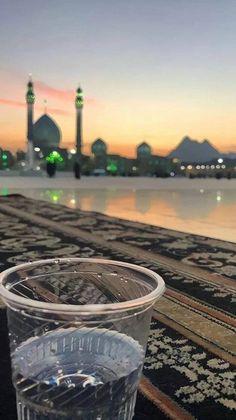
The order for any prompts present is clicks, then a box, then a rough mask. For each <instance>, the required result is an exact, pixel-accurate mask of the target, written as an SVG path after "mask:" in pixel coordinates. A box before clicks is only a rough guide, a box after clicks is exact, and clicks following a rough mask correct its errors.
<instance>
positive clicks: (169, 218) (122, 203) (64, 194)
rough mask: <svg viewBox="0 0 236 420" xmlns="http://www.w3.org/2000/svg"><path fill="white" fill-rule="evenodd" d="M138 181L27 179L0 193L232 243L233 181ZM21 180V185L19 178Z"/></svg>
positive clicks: (235, 224) (235, 227)
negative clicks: (27, 180)
mask: <svg viewBox="0 0 236 420" xmlns="http://www.w3.org/2000/svg"><path fill="white" fill-rule="evenodd" d="M4 181H5V182H4V183H6V180H4ZM49 181H50V182H49ZM140 181H141V180H140ZM140 181H139V180H137V179H136V180H127V181H126V180H122V182H121V181H119V180H115V181H114V182H112V180H104V181H103V180H95V181H93V180H88V181H86V180H83V181H82V182H81V183H80V182H79V183H78V182H75V180H70V179H68V180H65V179H63V180H62V179H61V180H60V179H59V178H58V179H55V180H47V179H43V180H38V181H37V180H35V181H33V182H34V184H35V185H32V182H31V183H30V184H29V185H28V187H27V188H24V187H23V185H16V184H13V182H11V183H9V185H6V186H5V187H3V186H2V188H0V194H2V195H5V194H7V193H21V194H24V195H27V196H28V197H31V198H34V199H40V200H47V201H49V202H51V203H54V204H64V205H66V206H68V207H70V208H73V209H75V208H80V209H81V210H89V211H97V212H101V213H105V214H107V215H109V216H115V217H120V218H124V219H128V220H134V221H139V222H143V223H149V224H153V225H156V226H162V227H165V228H170V229H175V230H180V231H184V232H190V233H195V234H200V235H206V236H210V237H213V238H218V239H224V240H228V241H233V242H236V182H234V180H232V181H228V182H227V181H224V182H218V181H216V180H212V181H211V182H210V181H206V180H197V181H196V182H192V181H189V180H183V181H181V180H176V182H174V181H171V180H170V181H168V182H166V183H165V182H161V183H160V185H159V184H156V185H155V184H154V183H155V182H156V181H155V180H150V181H149V180H147V181H145V182H140ZM204 181H205V182H204ZM22 182H24V183H25V180H22ZM6 184H7V183H6ZM45 184H46V185H48V187H46V185H45ZM103 184H107V185H103ZM24 186H25V185H24ZM41 186H42V187H41ZM158 186H159V188H158ZM25 187H26V186H25ZM154 187H155V188H154ZM23 188H24V189H23Z"/></svg>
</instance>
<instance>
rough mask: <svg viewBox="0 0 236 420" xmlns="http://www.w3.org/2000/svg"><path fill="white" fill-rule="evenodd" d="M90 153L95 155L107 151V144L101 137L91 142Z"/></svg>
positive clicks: (103, 153)
mask: <svg viewBox="0 0 236 420" xmlns="http://www.w3.org/2000/svg"><path fill="white" fill-rule="evenodd" d="M92 153H93V154H94V155H96V156H101V155H105V154H106V153H107V145H106V143H105V141H103V140H102V139H97V140H95V141H94V142H93V144H92Z"/></svg>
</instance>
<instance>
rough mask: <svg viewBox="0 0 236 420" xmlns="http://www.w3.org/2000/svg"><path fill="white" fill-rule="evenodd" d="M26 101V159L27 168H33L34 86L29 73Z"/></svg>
mask: <svg viewBox="0 0 236 420" xmlns="http://www.w3.org/2000/svg"><path fill="white" fill-rule="evenodd" d="M25 98H26V103H27V139H28V161H29V168H30V169H32V168H33V164H34V143H33V136H34V133H33V118H34V102H35V95H34V88H33V82H32V78H31V75H30V76H29V82H28V84H27V92H26V96H25Z"/></svg>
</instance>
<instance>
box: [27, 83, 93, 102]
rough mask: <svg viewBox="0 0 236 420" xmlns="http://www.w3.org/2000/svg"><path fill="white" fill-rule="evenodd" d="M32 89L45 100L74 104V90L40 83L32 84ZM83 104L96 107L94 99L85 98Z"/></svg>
mask: <svg viewBox="0 0 236 420" xmlns="http://www.w3.org/2000/svg"><path fill="white" fill-rule="evenodd" d="M34 87H35V92H36V93H37V91H38V92H39V93H40V94H42V96H45V97H46V98H51V99H55V100H59V101H62V102H70V103H71V104H73V103H74V100H75V94H76V91H75V90H72V89H58V88H54V87H52V86H49V85H47V84H46V83H43V82H40V81H36V82H34ZM85 104H86V105H96V104H97V101H96V99H95V98H92V97H85Z"/></svg>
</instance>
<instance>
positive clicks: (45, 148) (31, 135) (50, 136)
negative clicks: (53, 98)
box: [26, 77, 84, 169]
mask: <svg viewBox="0 0 236 420" xmlns="http://www.w3.org/2000/svg"><path fill="white" fill-rule="evenodd" d="M26 103H27V140H28V147H27V149H28V150H27V157H28V166H29V168H31V169H32V168H33V167H34V158H35V156H36V158H37V159H42V158H45V157H46V156H47V155H48V153H50V152H53V151H57V152H58V153H59V151H60V149H59V146H60V141H61V130H60V127H59V126H58V124H57V123H56V122H55V121H54V120H53V119H52V118H51V117H50V116H49V115H48V114H47V111H46V109H45V113H44V115H42V116H41V117H40V118H39V119H38V120H37V121H36V122H35V123H34V103H35V94H34V85H33V82H32V79H31V77H30V79H29V82H28V84H27V91H26ZM83 103H84V102H83V91H82V89H81V88H80V87H79V88H78V89H77V91H76V96H75V108H76V136H75V146H76V149H75V150H76V153H75V158H74V161H76V162H77V163H78V165H80V166H81V164H82V154H81V148H82V109H83ZM35 149H36V150H35ZM35 152H36V155H35ZM61 153H62V154H63V155H64V158H63V160H64V161H65V159H67V153H65V149H61Z"/></svg>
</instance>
